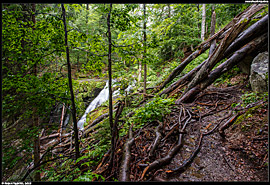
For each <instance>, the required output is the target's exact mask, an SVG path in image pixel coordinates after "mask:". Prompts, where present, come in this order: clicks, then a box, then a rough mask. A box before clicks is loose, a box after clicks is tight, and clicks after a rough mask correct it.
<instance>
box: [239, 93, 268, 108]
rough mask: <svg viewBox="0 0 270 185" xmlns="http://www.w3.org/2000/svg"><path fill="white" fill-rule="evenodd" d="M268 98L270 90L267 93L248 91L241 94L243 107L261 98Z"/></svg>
mask: <svg viewBox="0 0 270 185" xmlns="http://www.w3.org/2000/svg"><path fill="white" fill-rule="evenodd" d="M267 99H268V92H265V93H258V92H251V93H246V94H243V95H242V96H241V100H242V102H243V103H242V104H241V106H242V107H245V106H247V105H248V104H251V103H255V102H257V101H260V100H264V101H266V100H267Z"/></svg>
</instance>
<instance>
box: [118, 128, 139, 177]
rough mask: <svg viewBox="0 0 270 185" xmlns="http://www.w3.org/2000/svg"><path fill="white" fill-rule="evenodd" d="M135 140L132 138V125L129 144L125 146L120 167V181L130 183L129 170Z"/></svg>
mask: <svg viewBox="0 0 270 185" xmlns="http://www.w3.org/2000/svg"><path fill="white" fill-rule="evenodd" d="M134 140H135V139H134V137H132V125H131V126H130V128H129V138H128V139H127V142H126V143H125V145H124V154H123V159H122V163H121V166H120V174H119V181H130V169H129V167H130V160H131V154H130V149H131V146H132V145H133V143H134Z"/></svg>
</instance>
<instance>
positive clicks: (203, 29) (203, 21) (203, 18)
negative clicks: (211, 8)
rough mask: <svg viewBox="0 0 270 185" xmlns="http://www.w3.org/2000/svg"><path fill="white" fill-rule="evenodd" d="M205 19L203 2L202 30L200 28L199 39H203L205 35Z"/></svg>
mask: <svg viewBox="0 0 270 185" xmlns="http://www.w3.org/2000/svg"><path fill="white" fill-rule="evenodd" d="M205 20H206V8H205V4H203V5H202V30H201V39H202V41H204V36H205Z"/></svg>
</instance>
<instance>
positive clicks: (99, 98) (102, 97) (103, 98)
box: [77, 80, 136, 131]
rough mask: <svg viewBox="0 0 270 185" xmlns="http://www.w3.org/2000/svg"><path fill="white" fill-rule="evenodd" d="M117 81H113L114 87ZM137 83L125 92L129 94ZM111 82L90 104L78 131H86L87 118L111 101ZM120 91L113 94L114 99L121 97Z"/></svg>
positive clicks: (79, 122)
mask: <svg viewBox="0 0 270 185" xmlns="http://www.w3.org/2000/svg"><path fill="white" fill-rule="evenodd" d="M115 82H116V80H112V84H113V86H115ZM135 83H136V81H134V83H133V84H132V85H129V86H128V87H127V88H126V90H125V91H127V92H129V91H130V90H131V89H132V87H133V86H134V85H135ZM108 86H109V81H108V80H107V82H106V85H105V87H104V88H103V89H102V91H101V92H100V93H99V94H98V96H97V97H96V98H95V99H94V100H93V101H92V102H91V103H90V104H89V106H88V107H87V108H86V110H85V113H84V114H83V116H82V117H81V119H80V120H79V121H78V122H77V126H78V129H79V130H81V131H83V130H84V123H85V122H86V116H87V114H89V113H90V112H91V111H92V110H94V109H95V108H97V107H99V106H100V105H101V104H102V103H104V102H105V101H107V100H108V99H109V88H108ZM119 93H120V90H119V89H117V90H116V91H114V92H113V97H116V96H117V95H119Z"/></svg>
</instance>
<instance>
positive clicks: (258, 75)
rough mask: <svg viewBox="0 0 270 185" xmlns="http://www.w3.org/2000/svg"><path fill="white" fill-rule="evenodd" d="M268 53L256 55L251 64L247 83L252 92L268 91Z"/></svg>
mask: <svg viewBox="0 0 270 185" xmlns="http://www.w3.org/2000/svg"><path fill="white" fill-rule="evenodd" d="M268 65H269V62H268V52H263V53H260V54H258V55H257V56H256V57H255V58H254V60H253V61H252V64H251V69H250V77H249V81H250V84H251V88H252V90H253V91H257V92H267V91H268Z"/></svg>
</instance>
